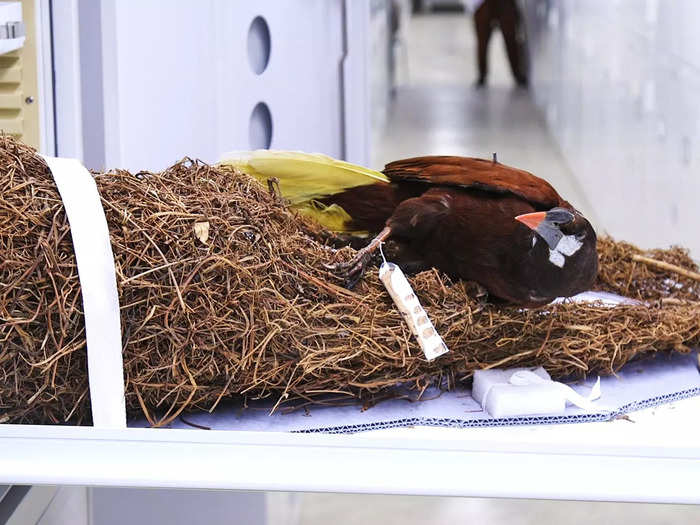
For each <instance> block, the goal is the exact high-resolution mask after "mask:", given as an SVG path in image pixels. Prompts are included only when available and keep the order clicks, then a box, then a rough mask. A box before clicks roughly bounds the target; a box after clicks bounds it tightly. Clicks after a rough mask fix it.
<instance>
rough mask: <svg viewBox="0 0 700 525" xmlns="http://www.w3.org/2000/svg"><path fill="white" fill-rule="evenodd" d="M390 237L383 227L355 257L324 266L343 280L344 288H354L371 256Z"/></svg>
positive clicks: (388, 231) (386, 227) (388, 230)
mask: <svg viewBox="0 0 700 525" xmlns="http://www.w3.org/2000/svg"><path fill="white" fill-rule="evenodd" d="M390 235H391V228H389V227H388V226H385V227H384V229H383V230H382V231H381V232H379V235H377V236H376V237H375V238H374V239H372V242H370V243H369V244H368V245H367V246H365V247H364V248H362V249H361V250H359V251H358V252H357V255H355V257H353V258H352V259H350V260H349V261H347V262H342V263H337V264H327V265H324V266H325V267H326V268H327V269H328V270H330V271H332V272H334V273H335V274H336V275H338V277H340V278H341V279H344V280H345V287H346V288H350V289H352V288H354V287H355V285H356V284H357V283H358V281H359V280H360V279H361V278H362V275H363V274H364V273H365V269H366V268H367V265H368V264H369V263H370V261H371V260H372V254H374V252H375V251H376V250H377V248H379V247H380V246H381V244H382V243H383V242H384V241H385V240H386V239H387V238H388V237H389V236H390Z"/></svg>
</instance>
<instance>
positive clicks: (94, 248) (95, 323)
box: [44, 157, 126, 428]
mask: <svg viewBox="0 0 700 525" xmlns="http://www.w3.org/2000/svg"><path fill="white" fill-rule="evenodd" d="M44 160H45V161H46V163H47V164H48V166H49V168H50V170H51V173H52V174H53V178H54V181H55V182H56V186H57V187H58V191H59V193H60V194H61V199H62V200H63V206H64V208H65V210H66V215H67V216H68V222H69V223H70V229H71V236H72V238H73V247H74V250H75V259H76V262H77V266H78V277H79V278H80V288H81V291H82V296H83V310H84V312H85V334H86V339H87V358H88V378H89V383H90V403H91V406H92V420H93V425H94V426H96V427H102V428H126V407H125V401H124V368H123V363H122V345H121V328H120V318H119V295H118V293H117V277H116V273H115V271H114V256H113V254H112V244H111V242H110V239H109V229H108V227H107V219H106V218H105V214H104V210H103V209H102V203H101V202H100V195H99V192H98V191H97V185H96V184H95V180H94V179H93V177H92V175H91V174H90V173H89V172H88V171H87V169H85V167H84V166H83V165H82V164H81V163H80V162H79V161H77V160H75V159H60V158H53V157H44Z"/></svg>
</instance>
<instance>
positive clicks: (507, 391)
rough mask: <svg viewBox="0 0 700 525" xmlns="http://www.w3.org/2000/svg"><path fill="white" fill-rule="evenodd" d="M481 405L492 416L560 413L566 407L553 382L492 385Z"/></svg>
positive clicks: (564, 400)
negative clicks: (484, 402)
mask: <svg viewBox="0 0 700 525" xmlns="http://www.w3.org/2000/svg"><path fill="white" fill-rule="evenodd" d="M482 407H483V408H484V410H486V411H487V412H488V413H489V414H490V415H491V416H492V417H514V416H526V415H529V416H532V415H539V414H562V413H564V410H565V409H566V398H565V397H564V396H563V395H562V394H561V391H560V390H559V389H558V388H557V385H556V384H555V383H553V382H549V383H540V384H535V385H517V386H516V385H494V386H493V387H492V388H491V391H490V392H489V393H488V395H487V396H486V404H485V405H484V404H482Z"/></svg>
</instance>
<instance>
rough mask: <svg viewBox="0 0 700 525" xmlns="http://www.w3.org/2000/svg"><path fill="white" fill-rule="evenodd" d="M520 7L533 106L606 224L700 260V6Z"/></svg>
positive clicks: (639, 1) (564, 0) (663, 2)
mask: <svg viewBox="0 0 700 525" xmlns="http://www.w3.org/2000/svg"><path fill="white" fill-rule="evenodd" d="M524 3H525V7H526V11H527V20H528V32H529V40H530V48H531V56H532V66H533V84H534V93H535V95H536V99H537V102H538V104H539V105H540V106H541V107H542V109H543V110H544V112H545V114H546V117H547V122H548V124H549V126H550V129H551V131H552V133H553V135H554V137H555V138H556V140H557V142H558V143H559V145H560V147H561V150H562V153H563V154H564V156H565V158H566V160H567V162H568V164H569V165H570V167H571V168H572V170H573V172H574V174H575V175H576V177H577V179H578V180H579V182H580V184H581V186H582V187H583V189H584V191H585V193H586V196H587V198H588V200H589V201H590V202H591V203H592V205H593V206H594V208H595V210H596V212H597V215H598V217H599V218H600V222H601V225H602V226H603V228H604V229H605V230H606V231H607V232H608V233H610V234H612V235H613V236H614V237H616V238H620V239H626V240H629V241H632V242H635V243H638V244H640V245H642V246H644V247H657V246H659V247H664V246H668V245H669V244H681V245H684V246H687V247H690V248H691V250H692V253H693V256H694V257H695V258H696V259H697V258H700V233H698V223H700V206H698V199H699V198H700V103H699V102H700V32H699V31H698V30H697V24H698V20H700V2H698V1H697V0H586V1H580V0H525V2H524Z"/></svg>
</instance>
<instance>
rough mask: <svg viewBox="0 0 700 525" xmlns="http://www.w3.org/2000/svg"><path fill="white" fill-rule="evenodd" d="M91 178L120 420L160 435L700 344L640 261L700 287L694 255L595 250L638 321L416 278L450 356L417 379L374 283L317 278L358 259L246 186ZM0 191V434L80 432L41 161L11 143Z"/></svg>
mask: <svg viewBox="0 0 700 525" xmlns="http://www.w3.org/2000/svg"><path fill="white" fill-rule="evenodd" d="M95 177H96V182H97V186H98V189H99V192H100V194H101V197H102V203H103V207H104V210H105V213H106V216H107V222H108V224H109V229H110V236H111V241H112V247H113V251H114V256H115V265H116V273H117V281H118V289H119V297H120V304H121V326H122V333H123V341H122V343H123V355H124V372H125V378H126V404H127V410H128V412H129V414H130V415H132V416H134V415H140V414H143V415H145V416H146V417H147V418H148V419H149V420H150V421H151V422H153V423H165V422H167V421H169V420H172V418H174V417H177V415H178V414H180V413H182V412H183V411H186V410H191V409H195V408H199V409H205V410H211V409H213V408H214V407H215V406H216V405H217V404H218V403H219V402H220V401H221V400H222V399H226V398H229V397H232V396H243V397H244V398H247V399H259V398H269V399H271V400H273V401H278V402H279V404H280V406H281V405H282V404H286V403H291V402H297V403H300V402H301V403H306V402H316V401H318V400H320V399H321V400H323V402H340V401H342V400H346V401H347V400H348V399H352V398H360V399H363V400H365V401H371V400H373V399H377V398H378V397H379V396H382V395H385V394H386V392H387V390H388V389H390V388H391V387H393V386H395V385H397V384H399V383H401V384H403V385H405V386H408V387H410V388H413V389H415V390H417V391H418V392H420V391H422V390H423V389H425V388H426V387H427V386H429V385H431V384H433V385H434V384H438V385H441V386H442V387H443V388H451V387H453V386H455V385H456V384H457V383H459V382H462V381H465V380H468V379H469V378H470V376H471V374H472V372H473V371H474V370H475V369H480V368H485V367H495V366H531V365H542V366H544V367H545V368H546V369H547V370H548V371H549V372H550V374H551V375H552V376H553V377H555V378H563V377H571V376H585V375H586V374H588V373H591V372H595V373H601V374H611V373H614V372H615V371H616V370H618V369H619V368H620V367H621V366H622V365H623V364H625V362H627V361H628V360H629V359H631V358H633V357H634V356H637V355H639V354H643V353H647V352H651V351H656V350H667V349H675V350H678V351H688V346H689V345H694V344H697V343H698V342H699V341H700V321H699V319H700V304H699V303H698V301H700V292H699V291H698V288H699V286H698V284H699V283H698V282H697V281H696V280H694V279H693V275H692V274H689V275H690V277H683V276H681V275H679V274H678V273H677V272H675V271H667V270H662V269H659V268H657V267H656V266H651V265H648V264H646V263H644V262H639V261H635V260H633V257H634V256H636V255H646V256H648V257H652V258H654V259H656V260H660V261H666V262H668V263H671V264H673V265H676V266H678V267H682V268H684V269H686V270H687V271H690V272H697V266H696V265H695V264H694V263H693V261H692V260H691V259H690V257H689V256H688V253H687V252H686V251H684V250H682V249H680V248H673V249H671V250H663V251H661V250H657V251H654V252H651V253H643V252H642V251H641V250H639V249H637V248H635V247H634V246H632V245H629V244H627V243H619V242H614V241H612V240H610V239H602V240H601V241H600V243H599V251H600V257H601V271H600V276H599V279H598V283H597V288H598V289H601V290H608V291H612V292H616V293H620V294H624V295H628V296H631V297H635V298H638V299H641V300H644V301H649V302H648V303H647V304H639V305H624V306H617V307H614V308H605V307H601V306H596V305H591V304H573V303H564V304H558V305H550V306H547V307H544V308H539V309H527V310H523V309H519V308H514V307H503V306H496V305H493V304H489V303H488V302H487V301H486V298H485V297H484V295H483V294H480V293H478V289H479V288H478V287H477V286H474V285H473V284H470V283H464V282H452V281H450V280H449V279H448V278H447V277H445V276H443V275H441V274H440V273H439V272H437V271H428V272H424V273H421V274H418V275H416V276H413V277H411V278H410V280H411V283H412V284H413V286H414V288H415V290H416V292H417V294H418V296H419V298H420V300H421V302H422V304H423V305H424V307H425V308H426V310H427V311H428V313H429V315H430V316H431V318H432V320H433V322H434V324H435V326H436V328H437V330H438V331H439V332H440V333H441V335H442V336H443V338H444V340H445V342H446V343H447V345H448V347H449V348H450V352H449V353H448V354H446V355H444V356H442V357H440V358H439V359H437V360H436V361H434V362H427V361H426V360H425V359H424V357H423V356H422V353H421V351H420V349H419V348H418V347H417V345H416V344H415V342H414V340H413V338H412V336H411V334H410V333H409V331H408V328H407V326H406V325H405V323H404V322H403V321H402V319H401V316H400V315H399V313H398V312H397V310H396V309H395V308H394V306H393V304H392V303H391V301H390V299H389V297H388V294H387V293H386V292H385V290H384V287H383V285H382V284H381V282H380V281H379V280H378V278H377V276H376V272H375V271H370V272H368V274H367V275H366V276H365V278H364V279H363V281H362V282H361V284H360V285H359V286H358V288H356V289H355V290H353V291H349V290H346V289H344V288H342V287H341V286H340V282H339V281H338V280H337V279H336V278H335V277H334V276H333V275H331V274H329V273H328V272H327V271H326V270H325V269H324V266H323V265H324V263H328V262H333V261H337V260H341V259H342V260H347V259H349V258H350V257H351V256H352V255H353V253H354V251H353V250H352V249H351V248H348V247H345V248H342V249H335V248H333V247H332V246H331V244H332V242H333V237H332V236H331V235H329V234H328V233H326V232H324V231H321V230H319V229H318V228H316V227H315V226H314V225H311V224H309V223H307V222H305V221H304V220H302V219H301V218H300V217H298V216H297V215H296V214H295V213H293V212H292V211H290V210H289V209H288V208H287V207H286V206H285V204H284V203H283V202H280V201H279V199H277V198H275V197H274V196H273V195H271V194H270V193H269V192H268V191H267V189H266V188H262V187H260V186H259V185H258V184H257V183H256V182H255V181H253V180H252V179H251V178H249V177H248V176H246V175H244V174H241V173H237V172H231V171H224V170H221V169H217V168H214V167H211V166H208V165H205V164H203V163H200V162H196V161H192V160H188V159H187V160H184V161H182V162H180V163H178V164H176V165H175V166H173V167H171V168H169V169H167V170H165V171H164V172H162V173H137V174H130V173H127V172H125V171H116V172H111V173H106V174H101V173H98V174H96V176H95ZM0 187H1V188H3V190H2V195H1V196H0V257H1V258H2V260H1V261H0V322H1V325H0V421H10V422H16V423H72V424H87V423H89V422H90V421H91V416H90V404H89V394H88V384H87V374H86V369H87V367H86V344H85V330H84V325H83V313H82V300H81V295H80V282H79V280H78V275H77V271H76V264H75V257H74V254H73V245H72V241H71V236H70V228H69V225H68V223H67V219H66V216H65V213H64V211H63V206H62V202H61V199H60V197H59V194H58V192H57V189H56V187H55V185H54V183H53V179H52V177H51V175H50V173H49V172H48V169H47V167H46V166H45V164H44V162H43V161H42V160H41V159H40V158H39V157H37V156H36V155H35V153H34V151H33V150H32V149H30V148H29V147H27V146H24V145H22V144H21V143H18V142H16V141H14V140H12V139H10V138H8V137H0ZM207 229H208V231H207ZM329 400H330V401H329Z"/></svg>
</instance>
